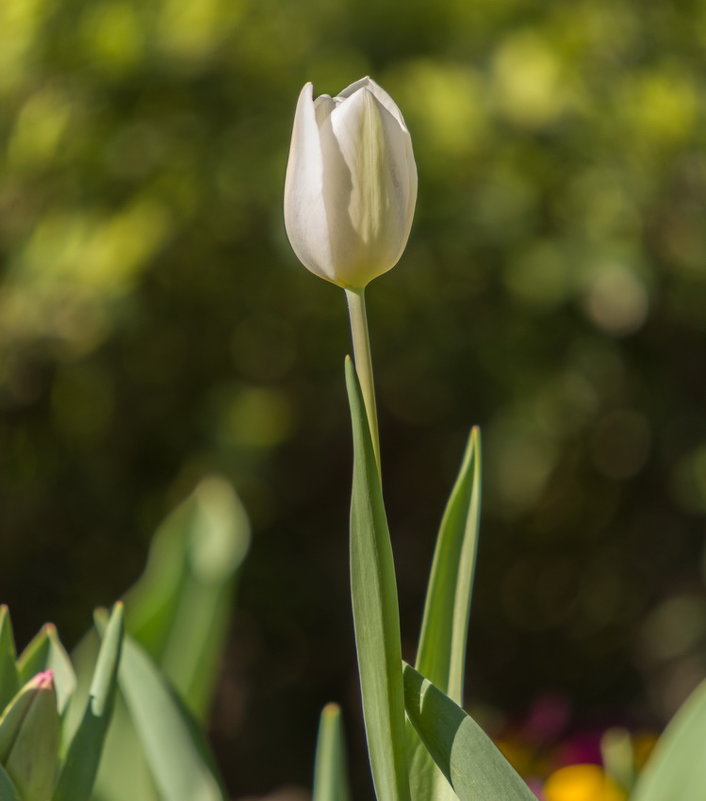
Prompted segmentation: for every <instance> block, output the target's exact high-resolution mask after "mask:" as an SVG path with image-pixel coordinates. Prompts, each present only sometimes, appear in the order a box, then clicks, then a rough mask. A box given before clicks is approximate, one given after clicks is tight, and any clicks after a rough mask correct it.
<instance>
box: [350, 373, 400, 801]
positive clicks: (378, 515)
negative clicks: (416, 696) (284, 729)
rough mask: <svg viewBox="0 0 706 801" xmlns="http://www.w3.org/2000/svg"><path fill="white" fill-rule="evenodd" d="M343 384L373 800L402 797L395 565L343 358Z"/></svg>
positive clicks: (354, 380)
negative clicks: (350, 454) (349, 426)
mask: <svg viewBox="0 0 706 801" xmlns="http://www.w3.org/2000/svg"><path fill="white" fill-rule="evenodd" d="M346 386H347V389H348V402H349V404H350V411H351V420H352V426H353V490H352V499H351V536H350V558H351V597H352V602H353V623H354V627H355V640H356V650H357V652H358V668H359V671H360V684H361V690H362V695H363V714H364V717H365V731H366V736H367V739H368V753H369V755H370V764H371V768H372V773H373V782H374V784H375V791H376V793H377V798H378V801H409V798H410V795H409V778H408V772H407V755H406V743H405V718H404V695H403V688H402V672H401V671H400V662H401V646H400V621H399V609H398V605H397V586H396V582H395V568H394V564H393V559H392V547H391V545H390V534H389V531H388V528H387V519H386V515H385V506H384V503H383V498H382V486H381V483H380V473H379V471H378V468H377V465H376V462H375V456H374V453H373V446H372V442H371V439H370V428H369V426H368V420H367V417H366V414H365V406H364V403H363V398H362V394H361V389H360V384H359V382H358V377H357V375H356V372H355V368H354V367H353V363H352V362H351V360H350V358H347V359H346Z"/></svg>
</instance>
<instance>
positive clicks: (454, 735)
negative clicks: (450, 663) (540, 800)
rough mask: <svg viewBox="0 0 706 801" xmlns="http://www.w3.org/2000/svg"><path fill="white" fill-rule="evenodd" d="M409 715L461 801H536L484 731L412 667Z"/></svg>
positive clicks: (407, 669) (407, 680) (407, 681)
mask: <svg viewBox="0 0 706 801" xmlns="http://www.w3.org/2000/svg"><path fill="white" fill-rule="evenodd" d="M404 686H405V703H406V708H407V715H408V716H409V719H410V720H411V721H412V724H413V725H414V727H415V729H416V730H417V733H418V734H419V736H420V738H421V739H422V741H423V742H424V745H425V746H426V747H427V749H428V750H429V753H430V754H431V756H432V757H433V759H434V761H435V762H436V764H437V766H438V767H439V769H440V770H441V771H442V773H443V774H444V776H446V778H447V779H448V781H449V782H450V784H451V786H452V787H453V789H454V792H455V793H456V795H457V796H458V798H459V799H460V801H497V799H498V798H502V799H503V801H536V796H535V795H534V793H533V792H532V791H531V790H530V789H529V787H527V785H526V784H525V783H524V781H523V780H522V779H521V778H520V777H519V776H518V775H517V773H516V772H515V770H514V769H513V768H512V767H511V766H510V764H509V763H508V762H507V760H506V759H505V757H503V755H502V754H501V753H500V751H498V749H497V748H496V747H495V745H494V744H493V741H492V740H491V739H490V738H489V737H488V736H487V735H486V734H485V733H484V732H483V730H482V729H481V728H480V726H479V725H478V724H477V723H476V722H475V721H474V720H473V718H471V717H470V716H469V715H467V714H466V713H465V712H464V711H463V709H461V707H459V706H458V705H457V704H455V703H454V702H453V701H452V700H451V699H450V698H449V697H448V696H447V695H445V694H444V693H443V692H441V690H439V689H438V688H436V687H435V686H434V685H433V684H432V683H431V682H430V681H428V680H427V679H425V678H424V676H422V675H421V674H420V673H418V672H417V671H416V670H415V669H414V668H413V667H411V666H410V665H405V666H404Z"/></svg>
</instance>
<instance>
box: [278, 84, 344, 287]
mask: <svg viewBox="0 0 706 801" xmlns="http://www.w3.org/2000/svg"><path fill="white" fill-rule="evenodd" d="M322 99H323V96H322V98H320V100H322ZM331 102H333V101H331ZM319 107H320V108H321V107H322V104H319ZM323 170H324V165H323V159H322V155H321V144H320V140H319V126H318V124H317V120H316V110H315V107H314V101H313V87H312V84H310V83H307V84H306V86H304V88H303V89H302V91H301V93H300V94H299V100H298V101H297V109H296V112H295V115H294V128H293V131H292V142H291V145H290V149H289V161H288V162H287V175H286V178H285V184H284V224H285V228H286V229H287V236H288V237H289V242H290V244H291V245H292V249H293V250H294V252H295V253H296V254H297V257H298V258H299V260H300V261H301V262H302V263H303V264H304V265H305V266H306V267H307V268H308V269H309V270H311V271H312V272H314V273H316V274H317V275H319V276H321V277H322V278H326V279H327V280H329V281H333V280H334V278H335V277H334V274H333V268H332V261H331V249H330V243H329V231H328V220H327V214H326V208H325V205H324V201H323Z"/></svg>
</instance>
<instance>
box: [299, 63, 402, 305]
mask: <svg viewBox="0 0 706 801" xmlns="http://www.w3.org/2000/svg"><path fill="white" fill-rule="evenodd" d="M416 199H417V167H416V164H415V162H414V154H413V152H412V140H411V138H410V135H409V131H408V130H407V126H406V125H405V122H404V119H403V118H402V114H401V113H400V110H399V109H398V108H397V105H396V104H395V102H394V101H393V99H392V98H391V97H390V96H389V95H388V94H387V92H385V90H384V89H382V88H380V87H379V86H378V85H377V84H376V83H375V81H372V80H371V79H370V78H363V79H362V80H360V81H356V82H355V83H353V84H351V85H350V86H348V87H346V88H345V89H344V90H343V91H342V92H341V93H340V94H339V95H338V96H336V97H333V98H332V97H330V96H329V95H321V96H320V97H317V98H316V100H314V98H313V87H312V84H310V83H308V84H306V86H305V87H304V88H303V89H302V91H301V94H300V95H299V100H298V102H297V110H296V114H295V117H294V129H293V131H292V143H291V146H290V150H289V162H288V164H287V177H286V179H285V187H284V222H285V226H286V229H287V235H288V237H289V241H290V243H291V245H292V248H293V249H294V252H295V253H296V254H297V256H298V257H299V259H300V261H301V262H302V263H303V264H304V266H305V267H307V268H308V269H309V270H311V272H313V273H316V275H319V276H321V278H325V279H326V280H327V281H331V282H333V283H334V284H337V285H338V286H341V287H344V288H347V289H356V290H358V289H362V288H363V287H365V286H366V284H368V282H369V281H371V280H372V279H373V278H376V277H377V276H379V275H382V273H385V272H387V271H388V270H389V269H391V268H392V267H394V266H395V264H396V263H397V261H398V260H399V258H400V256H401V255H402V251H403V250H404V247H405V245H406V244H407V238H408V237H409V231H410V228H411V226H412V217H413V216H414V205H415V202H416Z"/></svg>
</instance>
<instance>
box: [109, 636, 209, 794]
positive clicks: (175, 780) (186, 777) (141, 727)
mask: <svg viewBox="0 0 706 801" xmlns="http://www.w3.org/2000/svg"><path fill="white" fill-rule="evenodd" d="M120 690H121V692H122V694H123V697H124V699H125V703H126V706H127V709H128V711H129V714H130V719H131V720H132V722H133V724H134V726H135V730H136V732H137V735H138V737H139V740H140V743H141V745H142V747H143V748H144V751H145V757H146V760H147V762H148V764H149V767H150V770H151V775H152V778H153V779H154V783H155V786H156V788H157V790H158V792H159V797H160V798H161V799H165V801H166V799H169V801H193V799H199V801H224V799H225V795H224V794H223V793H222V791H221V789H220V785H219V782H218V779H217V778H216V776H215V775H214V772H213V768H212V766H211V764H210V761H209V759H208V757H207V756H206V754H207V746H206V743H205V740H204V739H203V735H202V734H201V732H200V730H199V728H198V726H197V725H196V723H195V722H194V721H193V720H192V719H191V716H190V715H189V713H188V711H187V710H186V709H185V708H184V707H183V705H182V704H181V702H180V701H179V699H178V698H177V696H176V695H175V694H174V693H173V691H172V690H171V689H170V688H169V686H168V685H167V684H166V683H165V681H164V678H163V677H162V676H161V675H160V673H159V671H158V670H157V668H156V666H155V665H154V664H153V663H152V661H151V660H150V658H149V657H148V656H147V655H146V654H145V653H144V651H143V650H142V649H141V648H140V646H138V645H137V643H135V642H134V641H133V640H132V639H131V638H130V637H126V639H125V644H124V657H123V660H122V662H121V665H120ZM115 778H117V777H115ZM136 801H137V799H136ZM140 801H141V799H140Z"/></svg>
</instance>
